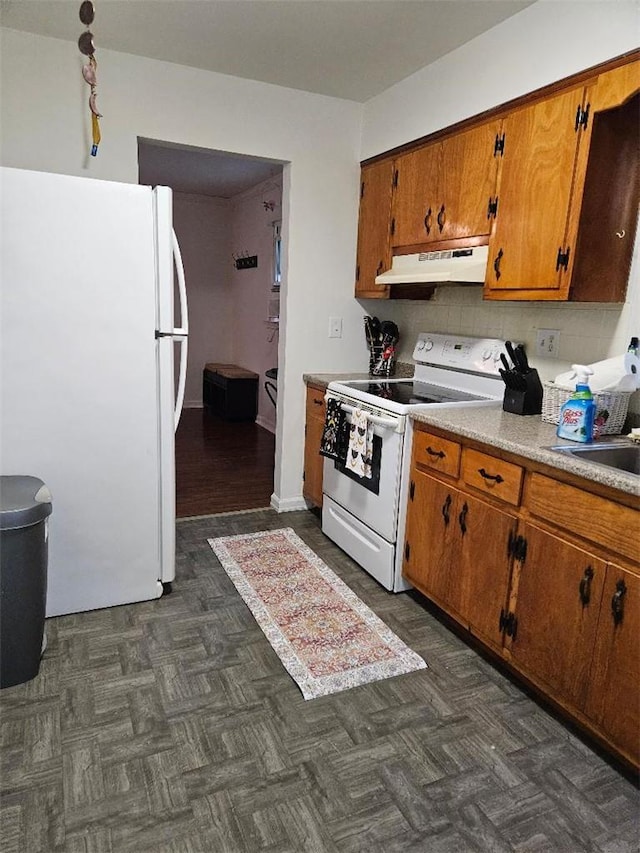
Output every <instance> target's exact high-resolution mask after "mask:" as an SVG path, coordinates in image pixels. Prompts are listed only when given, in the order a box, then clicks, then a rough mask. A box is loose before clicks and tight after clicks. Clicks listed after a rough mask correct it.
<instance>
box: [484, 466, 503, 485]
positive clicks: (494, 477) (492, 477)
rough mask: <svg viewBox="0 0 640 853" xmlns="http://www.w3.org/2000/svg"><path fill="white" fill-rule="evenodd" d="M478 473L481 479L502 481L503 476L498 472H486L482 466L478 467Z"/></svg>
mask: <svg viewBox="0 0 640 853" xmlns="http://www.w3.org/2000/svg"><path fill="white" fill-rule="evenodd" d="M478 474H480V476H481V477H482V479H483V480H495V482H496V483H504V477H502V476H501V475H500V474H487V472H486V471H485V470H484V468H478Z"/></svg>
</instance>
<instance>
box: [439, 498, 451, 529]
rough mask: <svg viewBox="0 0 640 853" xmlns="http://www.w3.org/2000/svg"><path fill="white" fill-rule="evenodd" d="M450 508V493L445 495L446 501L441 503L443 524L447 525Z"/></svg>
mask: <svg viewBox="0 0 640 853" xmlns="http://www.w3.org/2000/svg"><path fill="white" fill-rule="evenodd" d="M450 508H451V495H447V499H446V501H445V502H444V503H443V504H442V510H441V512H442V517H443V518H444V526H445V527H448V526H449V510H450Z"/></svg>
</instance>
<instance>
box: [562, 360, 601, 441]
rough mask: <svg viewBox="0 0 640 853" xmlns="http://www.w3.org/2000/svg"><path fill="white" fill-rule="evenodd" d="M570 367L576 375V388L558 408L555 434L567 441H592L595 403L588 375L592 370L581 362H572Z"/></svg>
mask: <svg viewBox="0 0 640 853" xmlns="http://www.w3.org/2000/svg"><path fill="white" fill-rule="evenodd" d="M571 369H572V370H573V372H574V374H575V376H576V390H575V391H574V392H573V394H572V395H571V397H569V399H568V400H567V402H566V403H565V404H564V405H563V406H562V408H561V409H560V423H559V424H558V430H557V435H558V438H567V439H569V441H582V442H588V441H592V440H593V421H594V418H595V413H596V404H595V401H594V399H593V395H592V393H591V389H590V388H589V376H591V374H592V373H593V370H591V369H590V368H589V367H585V366H584V365H583V364H572V365H571Z"/></svg>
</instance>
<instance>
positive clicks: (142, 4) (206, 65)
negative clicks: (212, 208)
mask: <svg viewBox="0 0 640 853" xmlns="http://www.w3.org/2000/svg"><path fill="white" fill-rule="evenodd" d="M532 2H534V0H94V6H95V20H94V22H93V24H92V25H91V31H92V32H93V34H94V44H95V49H96V55H97V56H98V58H99V56H100V48H109V49H111V50H117V51H122V52H125V53H131V54H137V55H139V56H146V57H150V58H153V59H160V60H165V61H167V62H175V63H179V64H181V65H188V66H192V67H195V68H202V69H205V70H209V71H216V72H219V73H221V74H230V75H233V76H235V77H244V78H246V79H251V80H259V81H262V82H265V83H273V84H276V85H279V86H287V87H289V88H293V89H300V90H303V91H307V92H313V93H316V94H321V95H328V96H331V97H337V98H345V99H347V100H352V101H356V102H365V101H367V100H368V99H370V98H372V97H374V96H375V95H377V94H379V93H380V92H382V91H384V90H385V89H388V88H389V87H390V86H392V85H393V84H394V83H397V82H399V81H400V80H402V79H404V78H405V77H408V76H409V75H410V74H413V73H414V72H415V71H417V70H419V69H420V68H423V67H424V66H425V65H429V64H430V63H432V62H434V61H435V60H436V59H438V58H439V57H441V56H443V55H444V54H446V53H449V52H450V51H452V50H454V49H455V48H457V47H459V46H460V45H462V44H464V43H465V42H467V41H470V40H471V39H473V38H475V37H476V36H477V35H479V34H480V33H482V32H485V31H486V30H488V29H491V27H494V26H495V25H496V24H498V23H500V22H501V21H503V20H505V19H506V18H509V17H510V16H511V15H515V14H517V13H518V12H520V11H521V10H522V9H524V8H525V7H526V6H530V5H531V3H532ZM79 8H80V0H0V24H2V26H5V27H9V28H11V29H16V30H24V31H26V32H31V33H36V34H38V35H44V36H51V37H53V38H60V39H66V40H70V41H73V42H75V41H77V39H78V37H79V36H80V34H81V33H82V32H83V31H84V25H83V24H82V23H81V22H80V19H79V17H78V11H79ZM139 164H140V182H141V183H145V184H151V185H156V184H164V185H167V186H171V187H173V189H174V190H177V191H179V192H186V193H198V194H201V195H212V196H218V197H222V198H231V197H232V196H234V195H237V194H238V193H240V192H242V191H244V190H246V189H249V188H250V187H252V186H255V185H256V184H258V183H260V182H262V181H264V180H266V179H268V178H269V177H271V176H273V175H275V174H276V173H279V172H280V170H281V168H282V164H280V163H276V162H274V161H265V160H259V159H256V158H250V157H243V156H241V155H232V154H227V153H225V152H217V151H207V150H203V149H197V148H189V147H186V146H182V147H181V146H175V145H170V144H169V143H164V142H162V141H157V140H140V142H139Z"/></svg>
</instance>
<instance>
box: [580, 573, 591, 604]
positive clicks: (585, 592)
mask: <svg viewBox="0 0 640 853" xmlns="http://www.w3.org/2000/svg"><path fill="white" fill-rule="evenodd" d="M592 580H593V569H592V568H591V566H587V568H586V569H585V570H584V575H583V576H582V580H581V581H580V601H581V602H582V606H583V607H586V606H587V604H588V603H589V601H590V600H591V581H592Z"/></svg>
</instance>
